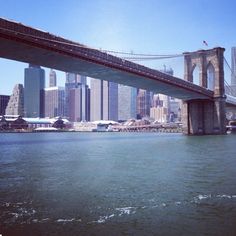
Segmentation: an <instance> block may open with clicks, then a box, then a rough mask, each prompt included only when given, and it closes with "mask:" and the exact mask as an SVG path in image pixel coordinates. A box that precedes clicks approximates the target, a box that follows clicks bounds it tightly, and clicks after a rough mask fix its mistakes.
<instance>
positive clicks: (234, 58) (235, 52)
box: [231, 47, 236, 94]
mask: <svg viewBox="0 0 236 236" xmlns="http://www.w3.org/2000/svg"><path fill="white" fill-rule="evenodd" d="M231 69H232V73H231V90H232V91H233V93H234V94H236V47H232V48H231Z"/></svg>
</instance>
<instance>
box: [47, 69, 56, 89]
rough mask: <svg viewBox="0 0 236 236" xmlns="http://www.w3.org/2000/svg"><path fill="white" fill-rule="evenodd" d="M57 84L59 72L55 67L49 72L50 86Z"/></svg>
mask: <svg viewBox="0 0 236 236" xmlns="http://www.w3.org/2000/svg"><path fill="white" fill-rule="evenodd" d="M56 86H57V74H56V71H54V70H53V69H51V70H50V72H49V87H56Z"/></svg>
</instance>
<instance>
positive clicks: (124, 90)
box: [118, 84, 137, 121]
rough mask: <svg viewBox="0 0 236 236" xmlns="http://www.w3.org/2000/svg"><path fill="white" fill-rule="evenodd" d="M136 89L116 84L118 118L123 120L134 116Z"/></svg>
mask: <svg viewBox="0 0 236 236" xmlns="http://www.w3.org/2000/svg"><path fill="white" fill-rule="evenodd" d="M136 98H137V89H136V88H133V87H130V86H126V85H122V84H119V85H118V120H120V121H125V120H128V119H135V118H136V104H137V100H136Z"/></svg>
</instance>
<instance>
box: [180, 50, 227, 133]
mask: <svg viewBox="0 0 236 236" xmlns="http://www.w3.org/2000/svg"><path fill="white" fill-rule="evenodd" d="M224 50H225V49H224V48H219V47H218V48H213V49H211V50H199V51H196V52H192V53H184V60H185V63H184V68H185V72H184V79H185V80H187V81H189V82H193V71H194V69H195V67H196V66H198V67H199V71H200V73H199V78H200V85H201V86H202V87H205V88H207V89H209V90H212V91H213V97H212V99H210V98H209V99H206V100H200V99H199V100H197V99H193V100H189V101H184V102H183V109H182V112H183V114H182V118H183V128H184V133H185V134H190V135H205V134H225V133H226V117H225V100H226V96H225V87H224ZM210 69H211V70H210ZM210 72H211V74H213V79H214V80H213V81H212V78H211V75H210ZM210 81H212V82H213V83H212V85H213V86H210ZM208 83H209V84H208Z"/></svg>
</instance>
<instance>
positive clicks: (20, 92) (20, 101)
mask: <svg viewBox="0 0 236 236" xmlns="http://www.w3.org/2000/svg"><path fill="white" fill-rule="evenodd" d="M5 114H6V115H16V116H24V88H23V85H22V84H16V85H15V87H14V89H13V92H12V95H11V96H10V99H9V102H8V104H7V107H6V111H5Z"/></svg>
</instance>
